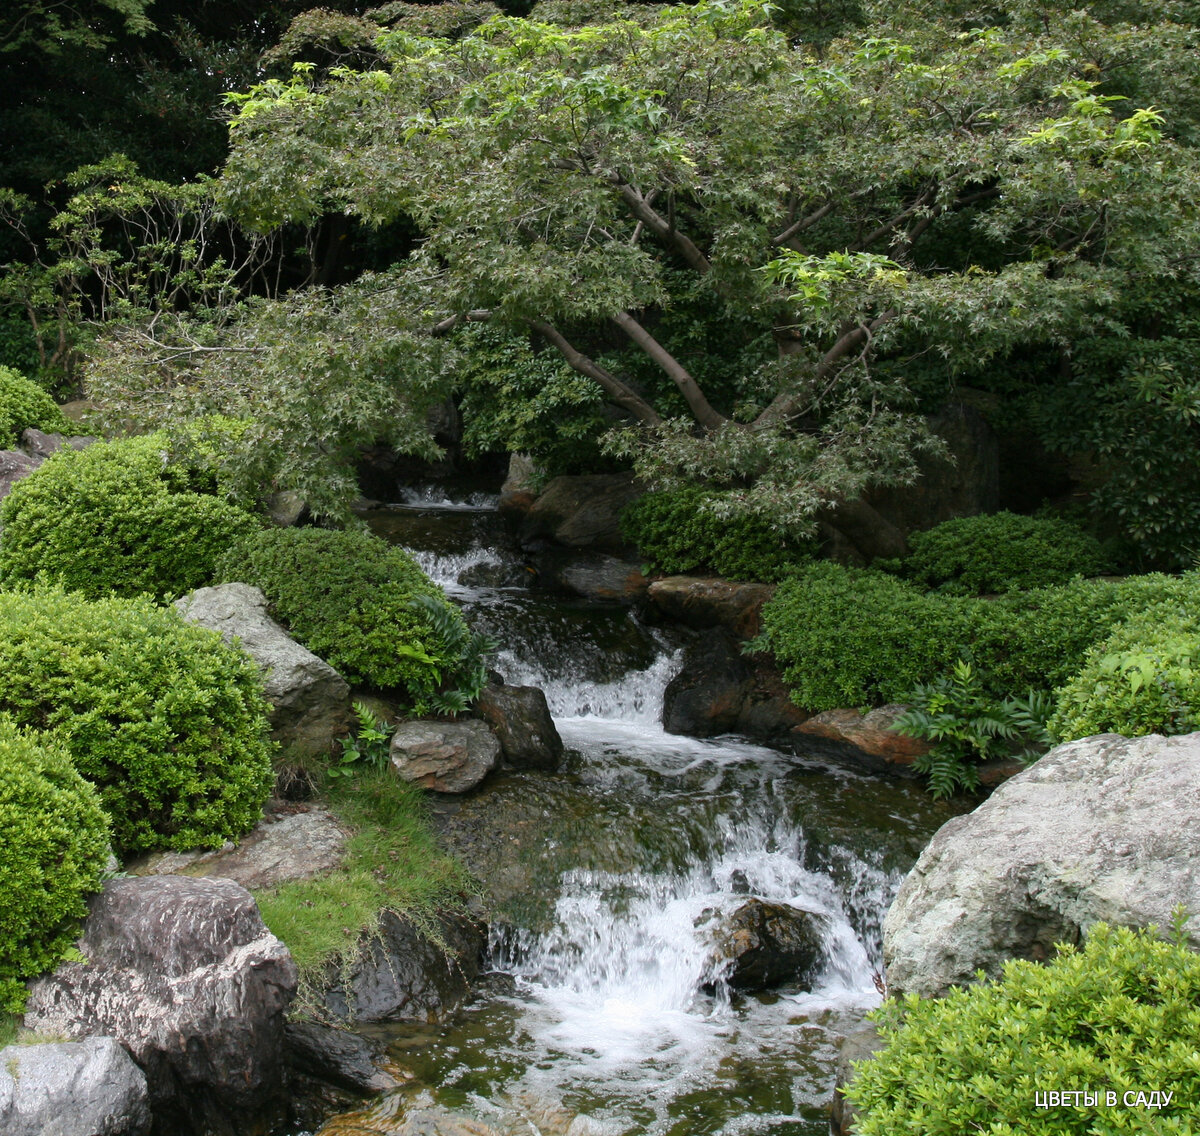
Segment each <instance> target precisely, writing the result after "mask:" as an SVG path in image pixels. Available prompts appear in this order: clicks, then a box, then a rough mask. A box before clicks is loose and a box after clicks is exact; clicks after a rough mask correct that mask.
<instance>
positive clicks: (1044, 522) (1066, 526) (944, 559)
mask: <svg viewBox="0 0 1200 1136" xmlns="http://www.w3.org/2000/svg"><path fill="white" fill-rule="evenodd" d="M908 544H909V549H910V552H909V555H908V556H907V557H906V558H905V559H904V560H903V561H902V562H900V563H899V564H898V565H892V566H893V567H895V568H896V570H898V571H899V572H900V574H901V575H903V576H905V577H907V578H908V579H910V580H912V581H913V582H914V583H918V584H921V585H922V586H924V587H927V588H937V589H938V590H940V591H944V592H950V593H953V594H956V595H986V594H988V593H992V592H1006V591H1009V590H1011V589H1014V588H1043V587H1049V586H1050V585H1053V584H1065V583H1066V582H1067V581H1068V580H1070V579H1071V578H1072V577H1073V576H1089V575H1095V574H1096V573H1098V572H1101V571H1103V569H1104V567H1105V559H1104V554H1103V552H1102V551H1101V548H1100V544H1099V542H1098V541H1097V540H1096V539H1095V537H1093V536H1090V535H1089V534H1088V533H1085V532H1083V531H1081V530H1080V529H1077V528H1076V527H1075V526H1074V525H1072V524H1070V523H1068V522H1067V521H1062V520H1056V519H1053V518H1049V517H1021V516H1018V515H1017V514H1016V513H991V514H988V515H986V516H977V517H959V518H957V519H956V520H952V521H946V522H945V523H943V524H940V525H938V526H936V527H935V528H932V529H929V530H928V531H927V532H920V533H915V534H913V535H912V536H911V537H909V541H908Z"/></svg>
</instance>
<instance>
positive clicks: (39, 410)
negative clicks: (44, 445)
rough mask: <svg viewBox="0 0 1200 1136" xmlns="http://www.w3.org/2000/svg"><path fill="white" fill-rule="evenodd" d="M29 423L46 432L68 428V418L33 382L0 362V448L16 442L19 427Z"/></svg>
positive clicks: (30, 425) (24, 426)
mask: <svg viewBox="0 0 1200 1136" xmlns="http://www.w3.org/2000/svg"><path fill="white" fill-rule="evenodd" d="M30 427H33V428H35V429H38V430H45V431H46V432H47V433H67V434H69V433H70V432H71V424H70V422H68V421H67V420H66V418H65V417H63V412H62V411H61V410H59V409H58V406H57V405H56V404H55V402H54V399H52V398H51V397H50V396H49V395H48V394H47V393H46V392H45V391H44V390H42V388H41V387H39V386H38V385H37V383H34V382H30V381H29V379H27V378H25V377H24V376H23V375H21V374H19V373H18V372H16V371H14V370H13V369H12V368H11V367H3V366H0V449H12V448H13V447H14V446H16V445H18V444H19V443H20V441H21V433H22V431H24V430H28V429H29V428H30Z"/></svg>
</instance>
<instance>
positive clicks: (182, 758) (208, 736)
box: [0, 589, 273, 852]
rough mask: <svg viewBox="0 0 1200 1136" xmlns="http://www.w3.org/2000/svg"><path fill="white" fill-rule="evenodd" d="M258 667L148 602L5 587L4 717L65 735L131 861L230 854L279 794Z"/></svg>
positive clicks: (0, 625)
mask: <svg viewBox="0 0 1200 1136" xmlns="http://www.w3.org/2000/svg"><path fill="white" fill-rule="evenodd" d="M268 710H269V706H268V705H267V703H266V701H265V700H264V698H263V694H262V679H261V678H260V676H259V672H258V668H257V667H256V666H255V664H254V663H253V662H252V661H251V660H250V659H249V658H248V657H247V656H246V655H245V654H243V653H242V652H241V651H238V650H235V649H234V648H232V647H228V646H226V645H225V643H223V642H222V640H221V637H220V636H219V635H218V634H216V633H215V632H212V631H207V630H205V629H204V628H200V627H195V626H193V625H191V624H188V623H185V622H184V621H183V620H182V618H181V617H180V616H179V614H178V613H177V612H175V611H174V610H171V609H163V608H159V607H156V606H155V605H154V604H153V603H151V602H150V601H149V600H146V599H105V600H99V601H95V602H92V601H88V600H85V599H84V598H83V597H81V596H79V595H76V594H71V593H64V592H61V591H58V590H56V589H50V590H38V591H34V592H28V593H14V592H9V593H3V592H0V712H3V713H8V714H11V715H12V717H13V718H14V719H15V720H16V721H17V722H18V723H19V724H21V725H23V726H30V727H34V728H37V729H44V730H51V731H53V732H54V734H55V737H56V738H57V739H58V740H59V741H60V742H61V743H62V744H63V745H64V746H65V747H66V749H67V750H68V751H69V752H70V754H71V757H72V758H73V759H74V762H75V766H76V768H77V769H78V770H79V772H80V773H81V774H82V775H83V776H84V777H86V778H87V779H88V780H89V781H90V782H91V783H92V784H93V785H95V786H96V788H97V789H98V790H99V793H100V801H101V803H102V805H103V806H104V809H105V811H106V812H107V813H108V815H109V817H110V818H111V820H112V833H113V843H114V845H115V847H116V848H117V849H118V850H119V851H121V852H139V851H144V850H147V849H152V848H174V849H177V850H180V851H183V850H186V849H189V848H197V847H218V846H219V845H220V844H221V843H222V842H223V841H225V840H227V839H229V838H230V837H233V836H236V835H237V834H239V833H241V832H245V831H246V830H247V829H248V828H250V827H251V826H252V825H253V824H254V822H255V821H256V820H258V818H259V816H260V815H261V812H262V804H263V801H264V800H265V799H266V796H267V793H268V791H269V789H270V786H271V752H272V748H273V746H272V743H271V742H270V741H269V739H268V737H267V733H268V729H269V727H268V723H267V718H266V714H267V712H268Z"/></svg>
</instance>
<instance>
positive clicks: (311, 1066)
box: [285, 1022, 400, 1094]
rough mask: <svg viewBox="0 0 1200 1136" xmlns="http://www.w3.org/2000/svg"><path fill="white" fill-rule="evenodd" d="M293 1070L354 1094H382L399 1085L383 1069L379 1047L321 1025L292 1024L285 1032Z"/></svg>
mask: <svg viewBox="0 0 1200 1136" xmlns="http://www.w3.org/2000/svg"><path fill="white" fill-rule="evenodd" d="M285 1038H286V1042H287V1059H288V1064H289V1065H291V1067H292V1068H293V1069H299V1070H300V1071H301V1072H302V1073H306V1074H308V1075H309V1076H310V1077H315V1078H317V1079H318V1080H321V1081H326V1082H328V1083H330V1084H332V1085H337V1086H338V1087H339V1088H343V1089H348V1090H350V1091H351V1092H355V1093H364V1094H369V1093H382V1092H386V1091H387V1090H388V1089H394V1088H396V1086H397V1085H399V1084H400V1082H399V1081H398V1080H397V1079H396V1078H395V1077H393V1076H392V1075H391V1073H389V1072H387V1070H385V1069H383V1068H381V1067H380V1063H379V1061H378V1060H377V1056H376V1048H375V1047H374V1046H372V1045H371V1044H370V1042H368V1041H367V1040H366V1038H364V1037H360V1036H359V1035H358V1034H356V1033H351V1032H350V1031H349V1030H344V1029H338V1028H336V1027H334V1026H326V1025H321V1024H320V1023H319V1022H289V1023H288V1025H287V1027H286V1029H285Z"/></svg>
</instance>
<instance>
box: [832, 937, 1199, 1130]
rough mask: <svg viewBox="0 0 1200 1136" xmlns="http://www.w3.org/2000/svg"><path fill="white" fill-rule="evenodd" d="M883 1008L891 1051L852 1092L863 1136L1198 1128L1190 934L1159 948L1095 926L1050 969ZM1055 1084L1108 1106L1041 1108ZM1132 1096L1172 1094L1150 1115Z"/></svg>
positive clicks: (872, 1063) (861, 1073) (864, 1065)
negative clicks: (1110, 1096)
mask: <svg viewBox="0 0 1200 1136" xmlns="http://www.w3.org/2000/svg"><path fill="white" fill-rule="evenodd" d="M873 1016H874V1017H875V1019H876V1020H877V1021H878V1022H879V1023H880V1032H881V1034H882V1036H883V1037H884V1039H885V1045H884V1047H883V1049H881V1050H880V1051H879V1052H878V1053H877V1054H875V1056H874V1057H873V1058H871V1059H870V1060H868V1061H864V1062H860V1063H858V1064H857V1065H856V1069H855V1075H854V1079H853V1081H852V1082H851V1084H850V1086H849V1088H848V1090H847V1093H846V1095H847V1096H848V1097H849V1098H850V1100H851V1101H853V1102H854V1105H855V1108H856V1119H855V1131H856V1132H857V1133H858V1134H859V1136H897V1134H898V1133H902V1132H903V1133H907V1132H912V1133H917V1132H919V1133H922V1134H924V1136H960V1134H962V1133H968V1132H986V1133H989V1134H990V1136H1027V1134H1028V1133H1031V1132H1037V1133H1038V1136H1092V1134H1095V1133H1101V1132H1103V1133H1106V1134H1107V1133H1112V1134H1114V1136H1115V1134H1118V1133H1124V1132H1129V1133H1134V1132H1150V1131H1153V1132H1161V1133H1168V1132H1173V1133H1180V1134H1181V1136H1182V1134H1185V1133H1192V1132H1194V1131H1195V1129H1194V1128H1193V1127H1192V1124H1191V1121H1193V1120H1194V1118H1195V1117H1196V1116H1197V1114H1198V1113H1200V1067H1198V1066H1197V1063H1196V1038H1197V1037H1198V1036H1200V956H1198V955H1196V954H1194V953H1193V952H1192V951H1190V950H1188V948H1187V946H1186V945H1185V944H1184V941H1183V934H1182V929H1179V930H1177V933H1176V936H1175V941H1174V942H1162V941H1160V940H1158V939H1156V938H1155V937H1154V935H1153V934H1152V929H1151V930H1147V931H1144V932H1142V931H1132V930H1129V929H1128V928H1124V927H1122V928H1116V929H1110V928H1108V927H1105V926H1104V925H1103V924H1097V925H1096V926H1095V927H1093V928H1092V930H1091V933H1090V934H1089V936H1088V940H1087V943H1086V945H1085V946H1084V947H1083V948H1082V949H1075V948H1073V947H1069V946H1063V947H1060V948H1059V954H1058V955H1057V957H1056V958H1055V959H1054V960H1053V961H1052V962H1050V963H1048V964H1047V965H1045V966H1040V965H1038V964H1037V963H1031V962H1026V961H1023V960H1018V961H1013V962H1009V963H1007V964H1006V965H1005V968H1004V976H1003V978H1002V979H1000V980H999V981H997V982H992V983H987V984H980V985H976V986H971V987H969V988H957V989H955V990H952V991H951V992H950V993H949V994H948V995H947V996H946V997H945V998H939V999H931V1000H928V1001H922V1000H921V999H919V998H917V997H916V996H915V995H910V996H908V997H906V998H905V999H904V1000H903V1001H899V1000H896V1001H890V1002H887V1003H885V1004H884V1006H883V1007H882V1008H881V1009H880V1010H877V1011H876V1012H875V1014H874V1015H873ZM1051 1090H1052V1091H1062V1090H1070V1091H1080V1090H1081V1091H1088V1092H1092V1093H1096V1092H1099V1093H1100V1094H1101V1096H1100V1102H1099V1103H1097V1104H1094V1105H1092V1106H1084V1105H1082V1104H1080V1105H1079V1106H1077V1107H1076V1106H1073V1105H1064V1106H1062V1107H1050V1108H1044V1109H1039V1108H1038V1106H1037V1097H1036V1094H1038V1093H1044V1092H1046V1091H1051ZM1131 1090H1132V1091H1137V1090H1160V1091H1168V1092H1171V1093H1172V1098H1171V1102H1170V1103H1169V1104H1167V1105H1165V1106H1164V1107H1162V1108H1159V1109H1156V1110H1154V1111H1153V1112H1148V1111H1147V1110H1146V1109H1145V1108H1144V1107H1143V1108H1137V1107H1127V1106H1126V1105H1125V1103H1124V1099H1123V1094H1124V1093H1125V1092H1127V1091H1131ZM1108 1091H1111V1092H1114V1093H1115V1094H1116V1097H1115V1101H1116V1103H1113V1104H1108V1103H1106V1098H1105V1096H1104V1094H1105V1093H1106V1092H1108ZM1150 1117H1152V1118H1153V1119H1152V1120H1151V1119H1150ZM1148 1124H1149V1125H1150V1127H1147V1125H1148Z"/></svg>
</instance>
